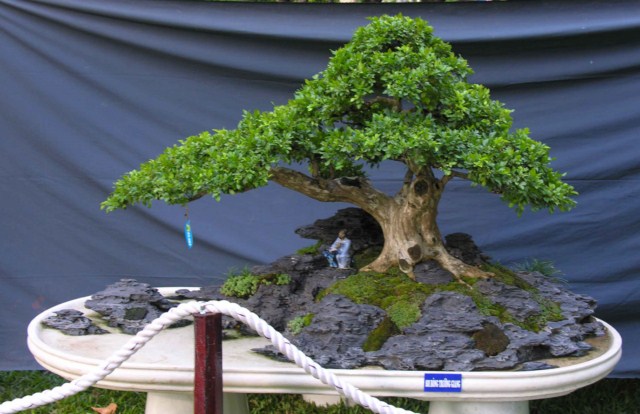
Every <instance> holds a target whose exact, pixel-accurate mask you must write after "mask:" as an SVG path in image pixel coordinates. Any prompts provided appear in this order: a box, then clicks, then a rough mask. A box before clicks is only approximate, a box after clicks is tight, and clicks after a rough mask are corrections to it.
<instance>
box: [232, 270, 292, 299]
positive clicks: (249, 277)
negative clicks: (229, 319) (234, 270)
mask: <svg viewBox="0 0 640 414" xmlns="http://www.w3.org/2000/svg"><path fill="white" fill-rule="evenodd" d="M290 282H291V276H289V275H287V274H284V273H277V274H268V275H254V274H252V273H251V272H250V271H249V270H248V269H246V268H245V269H244V270H243V271H242V272H241V273H240V274H237V275H231V276H229V277H228V278H227V280H226V281H225V282H224V284H223V285H222V286H221V287H220V293H222V294H223V295H225V296H231V297H234V298H243V299H244V298H248V297H249V296H252V295H254V294H255V293H256V292H257V291H258V288H259V287H260V285H271V284H276V285H278V286H281V285H287V284H289V283H290Z"/></svg>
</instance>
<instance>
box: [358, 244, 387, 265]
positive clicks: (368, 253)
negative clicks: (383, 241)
mask: <svg viewBox="0 0 640 414" xmlns="http://www.w3.org/2000/svg"><path fill="white" fill-rule="evenodd" d="M381 251H382V247H380V246H375V247H369V248H368V249H365V250H363V251H362V252H360V253H358V254H355V255H354V256H353V262H354V266H355V268H356V269H362V268H363V267H365V266H366V265H368V264H369V263H371V262H373V261H374V260H375V259H377V258H378V256H379V255H380V252H381Z"/></svg>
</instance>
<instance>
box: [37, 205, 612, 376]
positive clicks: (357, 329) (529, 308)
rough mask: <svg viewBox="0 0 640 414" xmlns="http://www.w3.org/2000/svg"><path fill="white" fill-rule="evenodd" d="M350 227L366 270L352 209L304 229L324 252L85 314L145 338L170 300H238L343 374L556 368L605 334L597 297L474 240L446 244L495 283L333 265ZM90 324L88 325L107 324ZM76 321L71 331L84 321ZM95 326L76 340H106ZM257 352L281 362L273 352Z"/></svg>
mask: <svg viewBox="0 0 640 414" xmlns="http://www.w3.org/2000/svg"><path fill="white" fill-rule="evenodd" d="M341 229H349V231H348V234H349V237H350V239H351V246H352V249H353V253H354V254H353V256H354V258H355V261H356V265H357V266H358V265H359V264H358V262H360V261H366V260H371V258H372V257H375V255H376V252H377V251H379V250H380V249H381V247H382V243H383V237H382V233H381V231H380V228H379V226H378V225H377V223H376V221H375V220H373V219H372V218H371V217H370V216H369V215H368V214H366V213H364V212H363V211H362V210H360V209H357V208H347V209H343V210H340V211H338V212H337V213H336V215H334V216H333V217H330V218H327V219H322V220H317V221H316V222H315V223H313V224H312V225H309V226H305V227H302V228H299V229H298V230H297V231H296V233H297V234H299V235H300V236H302V237H304V238H309V239H313V240H316V244H315V245H313V246H311V247H310V248H308V249H303V251H300V252H298V253H296V254H292V255H290V256H285V257H282V258H280V259H278V260H276V261H274V262H273V263H270V264H267V265H260V266H254V267H253V268H251V269H249V270H246V271H244V272H242V273H241V274H237V275H232V276H230V277H229V278H228V279H227V281H226V282H225V283H224V284H223V285H222V286H205V287H202V288H200V289H198V290H186V289H185V290H178V291H176V294H175V296H173V297H170V298H164V297H162V296H161V295H159V294H158V293H157V291H156V290H155V289H153V288H152V287H150V286H149V285H146V284H143V283H138V282H136V281H134V280H122V281H120V282H118V283H116V284H114V285H112V286H109V287H108V288H106V289H105V290H104V291H102V292H98V293H96V294H95V295H93V296H92V297H91V299H90V300H88V301H87V302H86V304H85V306H86V307H87V308H89V309H92V310H94V311H96V312H98V313H99V314H101V315H102V316H103V318H104V321H106V323H107V325H109V326H111V327H118V328H120V330H121V331H122V332H124V333H128V334H135V333H136V332H137V331H138V330H141V329H142V328H143V327H144V325H145V324H146V323H148V322H150V321H151V320H153V319H154V318H155V317H157V316H159V314H160V313H162V312H164V311H166V310H168V309H169V308H170V307H171V306H175V302H174V303H172V302H171V301H170V300H169V299H171V300H174V301H175V300H180V301H182V300H222V299H224V300H229V301H232V302H236V303H238V304H240V305H242V306H244V307H246V308H248V309H250V310H252V311H253V312H255V313H257V314H258V315H259V316H260V317H262V318H263V319H265V320H266V321H267V322H268V323H269V324H270V325H272V326H273V327H274V328H275V329H277V330H279V331H281V332H283V333H284V335H285V336H286V337H287V338H289V339H290V341H291V342H292V343H293V344H295V345H296V346H297V347H298V348H300V349H301V350H302V351H303V352H304V353H305V354H307V355H308V356H309V357H310V358H312V359H314V360H315V361H316V362H318V363H320V364H321V365H322V366H324V367H328V368H344V369H352V368H358V367H363V366H380V367H383V368H385V369H390V370H445V371H477V370H512V369H519V370H538V369H548V368H553V367H554V365H553V364H552V363H551V364H550V363H548V362H537V361H539V360H542V359H549V358H557V357H567V356H582V355H585V354H586V353H587V352H588V351H590V350H591V349H592V347H591V345H589V344H588V343H587V342H585V339H587V338H589V337H594V336H601V335H603V334H604V328H603V326H602V325H601V324H600V323H599V322H597V320H596V319H594V317H593V313H594V310H595V307H596V303H595V301H594V300H593V299H592V298H590V297H587V296H583V295H578V294H575V293H572V292H570V291H569V290H568V289H567V288H566V286H564V285H563V284H562V283H561V282H558V281H555V280H553V279H552V278H549V277H547V276H544V275H542V274H540V273H538V272H525V271H519V272H514V271H511V270H509V269H507V268H506V267H503V266H500V265H497V264H495V263H492V262H491V261H490V259H489V258H488V257H487V256H485V255H484V254H483V253H482V252H481V251H480V249H478V247H477V246H476V245H475V243H474V242H473V240H472V239H471V237H470V236H468V235H466V234H460V233H457V234H452V235H449V236H447V237H446V238H445V240H446V246H447V249H448V250H449V251H450V253H451V254H452V255H454V256H455V257H458V258H459V259H460V260H463V261H465V262H466V263H468V264H469V265H472V266H478V267H480V268H483V269H485V271H490V272H492V273H493V274H495V276H494V277H491V278H487V279H472V278H469V279H468V280H467V281H466V283H460V282H459V281H457V280H456V279H455V278H454V277H453V276H452V275H451V274H450V273H448V272H447V271H446V270H443V269H442V268H440V267H439V266H438V265H437V263H436V262H435V261H433V262H426V263H423V264H421V265H420V266H418V267H417V268H416V270H415V275H416V280H412V279H411V278H409V277H408V276H407V275H405V274H404V273H402V272H401V271H399V270H396V271H389V272H386V273H384V274H380V273H374V272H358V270H356V269H355V268H352V269H339V268H331V267H329V265H328V263H327V260H326V258H325V257H324V256H323V255H322V250H323V249H324V248H326V247H327V246H329V245H330V244H331V242H332V241H333V239H334V238H335V235H336V234H337V233H338V231H339V230H341ZM65 315H66V311H65V312H58V314H57V317H53V318H49V319H48V320H47V321H45V323H46V324H47V325H49V326H52V327H56V328H60V319H65ZM76 316H77V315H76ZM82 318H84V319H83V322H82V323H84V324H85V325H87V326H90V325H92V326H93V325H96V324H97V325H99V324H100V323H96V324H93V323H92V321H90V320H88V318H86V317H84V316H83V317H82ZM71 321H72V323H71V326H72V328H75V327H77V324H78V323H80V322H79V320H78V319H77V318H76V319H72V320H71ZM104 321H103V322H104ZM185 323H187V322H186V321H185ZM179 326H184V324H179ZM224 328H225V334H226V336H228V337H237V336H238V335H255V333H253V332H250V331H248V329H247V328H246V327H244V326H242V325H240V324H238V323H237V322H236V321H234V320H233V319H231V318H227V317H225V321H224ZM92 329H94V328H91V329H88V330H87V331H86V332H81V333H78V332H75V331H73V332H69V333H71V334H94V333H101V332H92ZM105 332H106V331H105ZM102 333H104V332H102ZM254 351H255V352H259V353H262V354H265V355H267V356H269V357H273V358H281V356H280V355H278V353H277V352H274V350H273V349H271V348H270V347H266V348H263V349H255V350H254Z"/></svg>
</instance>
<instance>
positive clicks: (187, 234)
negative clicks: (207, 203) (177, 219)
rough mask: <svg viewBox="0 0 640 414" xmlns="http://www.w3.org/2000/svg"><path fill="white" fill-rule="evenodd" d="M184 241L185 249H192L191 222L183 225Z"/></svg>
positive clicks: (188, 221)
mask: <svg viewBox="0 0 640 414" xmlns="http://www.w3.org/2000/svg"><path fill="white" fill-rule="evenodd" d="M184 239H185V240H186V241H187V247H189V248H192V247H193V233H191V220H187V222H186V223H184Z"/></svg>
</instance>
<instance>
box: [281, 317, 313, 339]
mask: <svg viewBox="0 0 640 414" xmlns="http://www.w3.org/2000/svg"><path fill="white" fill-rule="evenodd" d="M313 317H314V314H313V313H308V314H306V315H304V316H298V317H296V318H293V319H291V320H290V321H289V323H287V329H288V330H289V332H291V333H292V334H294V335H298V334H299V333H300V332H302V330H303V329H304V328H306V327H307V326H309V325H311V321H313Z"/></svg>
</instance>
